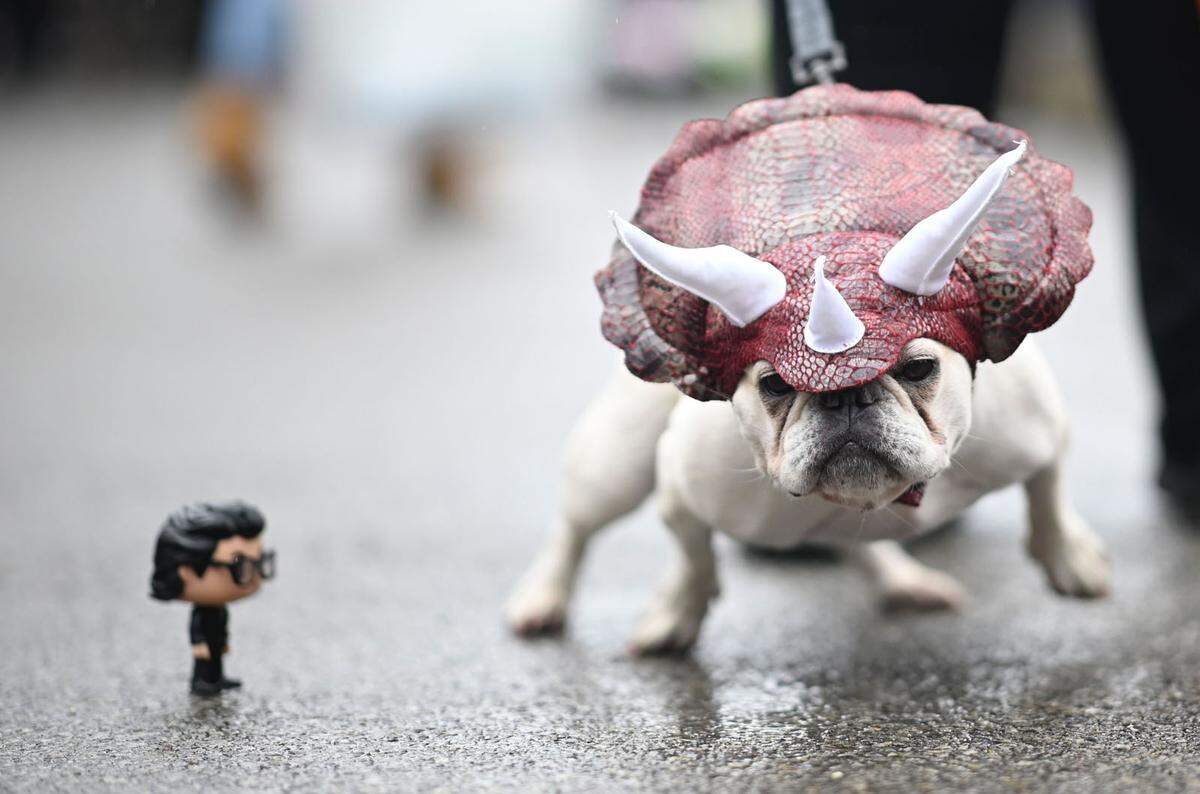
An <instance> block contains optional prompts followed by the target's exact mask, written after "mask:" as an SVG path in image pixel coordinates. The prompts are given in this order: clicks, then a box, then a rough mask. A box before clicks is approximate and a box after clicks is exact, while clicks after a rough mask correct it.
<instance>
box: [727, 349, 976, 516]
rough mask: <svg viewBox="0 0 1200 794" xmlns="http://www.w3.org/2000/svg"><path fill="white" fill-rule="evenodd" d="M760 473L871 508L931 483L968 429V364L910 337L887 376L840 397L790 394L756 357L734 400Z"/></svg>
mask: <svg viewBox="0 0 1200 794" xmlns="http://www.w3.org/2000/svg"><path fill="white" fill-rule="evenodd" d="M733 409H734V413H735V414H736V415H737V418H738V423H739V425H740V426H741V431H742V435H743V436H745V437H746V439H747V440H748V441H749V442H750V446H751V447H752V448H753V450H754V456H755V459H756V461H757V463H758V467H759V468H760V469H761V470H762V471H763V472H764V473H765V474H766V475H767V476H768V477H769V478H770V479H771V481H772V482H773V483H774V484H775V485H776V487H778V488H780V489H781V490H783V491H786V492H787V493H789V494H791V495H793V496H796V497H803V496H808V495H809V494H819V495H820V496H822V497H824V498H825V499H828V500H829V501H831V502H836V503H837V504H841V505H845V506H848V507H855V508H859V509H862V510H872V509H875V508H878V507H882V506H884V505H887V504H889V503H890V502H892V501H894V500H895V499H896V498H897V497H898V496H900V495H901V494H903V493H904V492H905V491H906V490H908V488H910V487H911V486H913V485H915V484H917V483H922V482H925V481H927V480H930V479H932V478H933V477H935V476H936V475H937V474H939V473H940V472H941V471H942V470H944V469H945V468H947V467H948V466H949V465H950V458H951V456H952V455H953V454H954V452H955V450H957V449H958V446H959V444H961V443H962V441H963V439H964V438H965V437H966V434H967V431H968V429H969V428H970V426H971V368H970V365H968V363H967V360H966V359H965V358H963V357H962V356H961V355H960V354H958V353H956V352H954V351H953V350H951V349H950V348H948V347H946V346H945V345H943V344H941V343H939V342H934V341H933V340H930V339H917V340H914V341H912V342H910V343H909V344H908V345H906V346H905V348H904V352H903V353H902V354H901V356H900V360H899V361H898V362H897V363H896V366H894V367H893V368H892V369H891V370H890V371H888V373H887V374H885V375H883V376H882V377H880V378H878V379H876V380H874V381H871V382H870V383H868V384H866V385H864V386H861V387H859V388H857V389H851V390H848V391H845V392H834V393H827V394H809V393H805V392H797V391H796V390H794V389H792V388H791V387H790V386H788V385H787V384H786V383H784V381H783V379H782V378H781V377H779V376H778V375H776V374H775V372H774V370H772V368H771V366H770V364H768V363H766V362H765V361H760V362H758V363H756V364H753V365H752V366H750V367H748V368H747V369H746V373H745V374H744V375H743V376H742V380H741V382H740V383H739V384H738V388H737V391H736V392H734V395H733Z"/></svg>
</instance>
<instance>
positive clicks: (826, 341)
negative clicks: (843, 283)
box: [804, 256, 867, 353]
mask: <svg viewBox="0 0 1200 794" xmlns="http://www.w3.org/2000/svg"><path fill="white" fill-rule="evenodd" d="M813 273H814V275H815V277H816V280H815V281H814V282H813V292H812V301H811V303H810V304H809V307H808V322H807V323H805V325H804V344H806V345H808V346H809V347H811V348H812V349H813V350H815V351H817V352H818V353H841V352H842V351H844V350H849V349H850V348H852V347H854V346H855V345H857V344H858V342H859V340H861V339H862V338H863V334H864V333H866V330H867V329H866V326H864V325H863V322H862V320H860V319H858V317H856V316H855V314H854V310H853V309H851V308H850V304H848V303H846V299H845V298H843V297H842V293H840V292H838V291H837V287H835V286H833V285H832V284H830V283H829V280H828V279H826V278H825V257H824V256H819V257H817V261H816V262H815V263H814V264H813Z"/></svg>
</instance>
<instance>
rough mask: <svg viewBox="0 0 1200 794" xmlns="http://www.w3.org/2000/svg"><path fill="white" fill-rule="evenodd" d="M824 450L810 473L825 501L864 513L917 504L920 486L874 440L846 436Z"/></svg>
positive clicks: (890, 453)
mask: <svg viewBox="0 0 1200 794" xmlns="http://www.w3.org/2000/svg"><path fill="white" fill-rule="evenodd" d="M826 450H827V451H826V453H825V454H824V455H823V460H822V461H821V462H820V463H819V464H818V465H816V466H814V467H813V470H814V471H815V472H816V488H815V490H816V492H817V493H819V494H820V495H821V497H822V498H824V499H826V500H827V501H830V502H834V503H835V504H842V505H845V506H848V507H856V508H863V509H871V508H873V507H875V506H879V505H883V504H887V503H888V502H892V501H901V502H902V503H904V504H912V505H916V504H918V503H919V502H920V498H921V490H922V488H923V486H922V485H920V484H913V483H912V481H911V480H909V479H908V477H907V476H906V474H905V470H906V468H907V467H906V466H905V465H904V463H903V461H901V460H898V459H897V454H896V452H895V451H894V450H890V449H887V448H886V447H885V446H884V445H881V444H879V442H878V440H877V439H875V438H873V437H863V434H852V433H845V434H841V435H839V436H837V437H834V438H831V439H829V442H828V445H827V447H826ZM906 481H907V482H906ZM793 495H794V496H795V495H797V494H793Z"/></svg>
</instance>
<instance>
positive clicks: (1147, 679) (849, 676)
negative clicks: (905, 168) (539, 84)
mask: <svg viewBox="0 0 1200 794" xmlns="http://www.w3.org/2000/svg"><path fill="white" fill-rule="evenodd" d="M725 106H726V103H725V102H724V101H717V100H712V101H709V102H708V103H707V104H703V105H701V104H694V105H686V106H685V105H675V106H672V105H669V104H667V105H663V104H660V105H658V106H656V107H654V108H653V109H651V108H649V107H615V106H613V107H603V106H595V105H584V106H581V107H580V108H576V109H572V110H571V112H568V113H564V114H562V116H561V117H558V118H547V119H543V120H542V121H543V123H542V124H540V125H539V126H536V127H534V126H529V127H503V126H501V127H500V128H499V129H498V130H497V131H496V132H495V133H494V136H492V137H489V142H488V144H487V147H486V149H485V150H484V153H485V154H486V158H485V159H486V160H487V161H488V162H490V163H492V165H491V166H490V167H489V168H487V169H486V170H485V171H484V172H483V173H482V174H481V192H480V195H479V199H478V207H479V209H477V210H476V211H473V212H472V213H470V214H469V216H468V218H466V219H461V220H458V221H453V220H447V219H423V220H422V219H414V216H412V215H411V214H409V213H405V212H401V211H399V210H397V211H396V212H395V213H389V212H388V211H386V206H385V207H384V208H383V209H382V210H381V209H380V207H379V206H375V207H370V208H368V207H363V206H360V205H357V204H356V203H355V200H356V199H355V196H361V195H364V193H363V192H362V191H364V190H365V188H363V186H362V185H361V184H357V183H350V182H343V183H338V182H336V181H330V180H328V179H323V178H321V176H320V174H314V170H315V169H316V166H315V165H314V162H315V161H314V160H313V158H314V157H316V156H317V155H318V154H319V152H318V151H317V150H312V149H306V148H305V147H306V146H309V145H310V144H309V143H305V141H304V140H302V136H298V137H295V138H292V139H289V138H287V136H286V135H284V136H283V142H282V144H281V153H280V155H279V157H280V158H281V165H280V173H281V185H282V186H283V187H281V190H285V194H286V195H284V196H281V197H279V199H278V202H277V204H276V210H275V211H274V212H273V213H272V215H271V217H270V218H269V219H268V222H267V223H266V225H265V227H264V228H261V229H254V228H235V227H231V226H230V225H229V224H228V222H227V221H228V219H227V218H225V217H223V216H222V215H221V214H220V213H219V212H215V211H214V209H213V207H212V206H211V204H210V201H209V199H210V198H211V197H210V196H209V195H207V193H206V192H205V191H204V190H203V189H202V186H203V180H202V179H201V175H200V174H199V173H197V171H196V168H195V166H194V164H193V163H192V162H191V161H190V159H189V153H188V152H187V150H186V148H185V147H184V144H183V138H182V135H181V129H182V126H183V125H182V123H181V120H180V116H179V106H178V98H177V97H175V96H172V95H167V94H162V93H159V92H150V93H148V94H147V95H144V96H140V97H133V96H123V97H121V98H118V99H114V98H112V97H108V98H98V97H84V96H60V97H58V98H57V99H54V98H40V99H38V98H34V99H26V100H23V101H22V102H20V103H19V104H17V105H9V106H6V107H5V108H4V110H3V123H0V174H2V175H3V177H2V178H0V207H2V208H3V209H2V211H0V284H2V287H0V306H2V311H0V373H3V375H2V378H3V392H2V396H0V411H2V415H0V438H2V439H3V443H2V444H0V527H2V531H0V645H2V648H3V652H2V653H0V789H3V790H27V791H45V790H79V789H112V790H129V789H155V790H179V789H200V788H205V789H218V790H235V789H236V790H247V789H251V790H266V789H339V788H340V789H372V788H380V789H400V790H429V789H444V790H471V789H477V788H480V787H484V786H487V785H494V786H498V787H505V788H530V789H533V790H605V791H610V790H614V789H626V790H629V789H655V790H667V789H676V790H689V791H692V790H706V789H725V790H774V789H779V788H796V789H806V788H813V789H815V788H825V787H839V788H842V789H846V790H867V789H870V790H896V791H910V790H921V789H925V790H959V789H971V790H980V791H994V790H1011V789H1031V788H1042V787H1046V788H1053V789H1057V790H1065V791H1080V792H1085V791H1086V792H1091V791H1096V790H1104V789H1108V790H1112V789H1117V788H1124V789H1139V790H1146V789H1167V790H1180V789H1185V788H1189V787H1195V786H1200V772H1198V771H1197V769H1198V767H1197V762H1198V761H1200V752H1198V751H1197V740H1198V739H1200V735H1198V733H1200V730H1198V728H1197V725H1198V724H1200V722H1198V720H1200V695H1198V692H1200V673H1198V672H1197V671H1198V670H1200V664H1198V662H1200V620H1198V619H1197V617H1196V609H1195V604H1196V603H1197V601H1198V599H1200V582H1198V581H1197V577H1196V571H1197V566H1198V564H1200V535H1197V534H1195V533H1193V532H1191V531H1190V530H1187V529H1185V528H1183V527H1180V526H1178V525H1177V524H1176V523H1174V522H1173V521H1172V520H1171V519H1170V518H1169V516H1167V515H1166V514H1165V512H1164V511H1163V509H1162V507H1161V505H1159V504H1158V502H1157V499H1156V496H1155V494H1154V492H1153V489H1152V488H1151V487H1150V485H1149V480H1150V474H1151V468H1152V462H1153V449H1152V445H1151V434H1150V428H1151V426H1152V413H1151V408H1152V398H1151V394H1150V392H1149V390H1148V388H1147V386H1146V383H1147V380H1146V379H1147V372H1146V365H1145V360H1144V355H1143V351H1142V349H1141V344H1142V342H1141V337H1140V334H1139V331H1138V330H1137V324H1136V318H1135V316H1134V315H1133V310H1132V301H1131V293H1130V284H1131V278H1130V275H1131V274H1130V270H1129V264H1128V260H1127V249H1128V235H1127V230H1126V228H1125V225H1124V222H1123V212H1124V205H1123V203H1122V199H1121V196H1122V195H1123V194H1122V184H1123V183H1122V181H1121V176H1120V168H1119V164H1118V162H1117V160H1116V159H1115V153H1114V149H1113V141H1112V140H1111V136H1110V134H1109V133H1108V132H1107V131H1105V130H1104V129H1092V128H1087V127H1079V128H1075V127H1063V126H1060V125H1057V124H1054V123H1051V122H1048V121H1046V120H1043V119H1039V118H1036V117H1029V116H1028V115H1022V114H1020V113H1019V112H1018V113H1014V114H1012V115H1010V116H1008V117H1007V119H1008V120H1012V121H1013V122H1014V123H1016V124H1018V125H1024V126H1026V127H1027V128H1029V129H1030V131H1031V132H1032V134H1033V137H1034V139H1035V140H1036V141H1037V142H1038V144H1039V146H1040V148H1041V149H1042V150H1043V151H1045V152H1047V153H1048V154H1050V155H1051V156H1054V157H1057V158H1058V159H1062V160H1066V161H1068V162H1071V163H1072V164H1074V165H1075V166H1076V167H1077V169H1078V171H1079V183H1080V184H1079V190H1080V193H1081V194H1082V195H1083V196H1084V198H1085V199H1086V200H1087V201H1088V202H1089V203H1091V204H1092V206H1093V207H1094V208H1095V210H1096V216H1097V229H1096V233H1095V235H1094V237H1093V241H1094V244H1095V246H1096V248H1097V251H1098V254H1099V257H1098V265H1097V271H1096V274H1095V276H1094V277H1093V278H1092V279H1090V280H1089V281H1088V282H1086V284H1085V285H1084V287H1083V288H1082V289H1081V291H1080V293H1079V297H1078V302H1077V305H1076V306H1075V307H1073V308H1072V310H1071V312H1069V314H1068V317H1067V319H1066V321H1064V323H1062V324H1061V325H1060V326H1058V327H1056V328H1055V329H1053V330H1052V331H1051V332H1049V333H1048V334H1046V335H1045V345H1044V347H1045V348H1046V350H1047V351H1048V354H1049V355H1050V357H1051V358H1052V360H1053V361H1054V362H1055V364H1056V366H1057V367H1058V369H1059V370H1060V372H1061V374H1062V381H1063V386H1064V389H1065V391H1066V393H1067V395H1068V400H1069V402H1070V404H1071V406H1072V412H1073V415H1074V419H1075V428H1076V432H1075V453H1074V455H1073V457H1072V459H1071V474H1072V480H1073V484H1074V489H1075V491H1076V492H1077V494H1078V502H1079V506H1080V508H1081V510H1082V512H1083V513H1084V514H1085V515H1086V516H1088V517H1089V518H1090V520H1091V521H1092V523H1093V524H1094V525H1095V527H1096V528H1097V529H1098V531H1099V532H1100V533H1101V534H1102V535H1103V536H1104V537H1105V538H1106V539H1107V540H1108V542H1109V543H1110V544H1111V548H1112V552H1113V556H1114V559H1115V564H1116V577H1115V591H1114V595H1113V597H1112V598H1110V599H1108V600H1107V601H1103V602H1096V603H1082V602H1075V601H1066V600H1062V599H1059V598H1057V597H1056V596H1054V595H1053V594H1052V593H1051V592H1050V591H1049V590H1048V588H1047V587H1046V586H1045V585H1044V583H1043V581H1042V579H1041V576H1040V574H1039V572H1038V571H1037V570H1036V569H1035V568H1034V567H1033V565H1032V564H1031V563H1030V562H1029V561H1028V560H1026V559H1025V558H1024V557H1023V554H1022V551H1021V544H1020V541H1021V535H1022V531H1023V519H1022V508H1021V504H1020V501H1019V499H1018V498H1017V495H1016V494H1001V495H998V496H996V497H993V498H990V499H988V500H986V501H984V502H983V503H981V504H979V505H978V506H977V507H976V508H975V509H973V510H972V511H971V513H970V515H969V516H968V518H967V519H966V520H965V521H963V522H962V524H961V525H960V526H959V527H957V528H956V529H954V530H951V531H949V532H946V533H944V534H942V535H940V536H938V537H935V538H932V539H930V540H929V541H927V542H925V543H924V544H922V545H921V546H920V547H919V549H918V554H919V556H921V557H922V558H923V559H925V560H926V561H929V562H931V563H934V564H936V565H938V566H941V567H942V568H944V569H945V570H948V571H951V572H953V573H955V574H957V575H958V576H960V577H961V579H962V580H963V581H964V582H965V583H966V585H967V586H968V588H969V590H970V591H971V595H972V600H971V602H970V604H969V606H968V607H967V608H966V609H965V610H964V612H963V613H962V614H960V615H939V616H900V617H888V616H884V615H881V614H879V613H878V612H877V611H876V609H875V606H874V604H873V603H872V598H871V595H870V593H869V592H867V591H866V590H865V589H864V587H863V586H862V584H861V582H860V580H859V579H858V577H857V575H856V574H855V573H854V572H853V571H852V570H849V569H848V568H846V567H844V566H841V565H838V564H835V563H831V562H816V561H805V560H794V559H786V558H760V557H754V556H751V555H748V554H747V553H745V552H743V551H741V550H740V549H738V548H737V547H735V546H733V545H730V544H725V545H723V546H722V548H721V556H722V566H723V574H724V580H725V581H724V585H725V594H724V596H723V597H722V599H721V600H720V601H719V602H718V604H717V606H716V608H715V610H714V612H713V614H712V617H711V619H710V621H709V623H708V625H707V626H706V629H705V632H704V634H703V636H702V638H701V643H700V646H699V648H698V650H697V652H696V653H695V655H694V657H693V658H692V659H690V660H687V661H635V660H632V659H630V658H628V657H627V656H626V655H625V654H624V652H623V647H624V640H625V636H626V634H627V633H628V632H629V631H630V630H631V629H632V626H633V624H634V621H635V619H636V617H637V615H638V613H639V611H640V609H641V608H642V606H643V604H644V603H645V600H646V598H647V597H648V596H649V594H650V593H651V591H652V590H653V588H654V587H655V585H656V583H657V581H658V576H659V574H660V572H661V569H662V568H663V567H664V566H665V565H666V564H667V562H668V561H669V558H670V554H671V549H670V547H669V545H668V543H667V541H666V539H665V537H664V533H663V532H662V531H661V530H660V529H659V528H658V527H657V526H656V522H655V520H654V519H653V517H651V516H650V515H648V514H647V513H644V512H643V513H641V514H639V515H637V516H635V517H633V518H631V519H630V520H628V521H626V522H624V523H623V524H622V525H621V526H619V527H616V528H614V529H613V530H612V531H611V532H610V533H609V534H607V535H605V536H604V537H602V538H601V539H600V541H599V542H598V543H597V545H596V550H595V553H594V555H593V556H592V558H591V559H590V561H589V562H590V564H589V566H588V567H587V570H586V573H585V576H584V581H583V583H582V588H581V594H580V598H579V601H578V609H577V611H576V612H575V613H574V614H573V616H572V617H573V621H572V625H571V627H570V630H569V633H568V635H567V636H566V638H564V639H562V640H558V641H538V642H531V643H526V642H520V641H518V640H515V639H513V638H512V637H510V636H508V634H507V633H506V632H505V630H504V629H503V627H502V626H501V623H500V620H499V607H500V604H501V601H502V599H503V597H504V595H505V593H506V591H507V589H508V587H509V586H510V585H511V583H512V582H513V580H514V579H515V578H516V576H517V575H518V574H519V572H520V570H521V569H522V567H523V565H524V564H525V563H526V561H527V560H528V558H529V557H530V555H531V554H532V552H533V550H534V548H535V547H536V544H537V542H538V540H539V539H540V537H541V534H542V528H543V526H544V524H545V520H546V518H547V517H548V515H549V513H550V510H551V508H552V505H553V499H554V492H555V482H556V461H557V455H558V447H559V444H560V441H561V439H562V437H563V435H564V434H565V432H566V430H567V429H568V427H569V426H570V423H571V420H572V418H573V417H574V416H575V415H576V414H577V412H578V411H579V410H580V408H581V407H582V405H583V404H584V402H585V401H586V400H587V398H588V396H589V395H590V394H591V393H592V392H593V391H594V390H595V388H596V387H597V386H598V384H599V383H600V382H601V381H602V380H603V378H604V377H605V376H606V374H607V371H608V369H609V367H610V366H612V354H611V352H610V351H609V350H608V349H607V348H606V347H605V346H604V344H603V342H602V341H601V340H600V338H599V335H598V334H597V333H596V328H595V326H596V317H597V312H596V307H597V305H596V301H595V298H594V297H593V295H592V292H591V285H590V280H589V275H590V272H591V271H592V270H593V269H594V268H595V267H596V266H597V265H598V264H600V262H601V260H602V259H603V257H604V256H605V252H606V250H607V246H608V244H609V242H610V241H609V237H610V232H609V230H608V229H607V225H606V222H605V218H604V211H605V210H607V209H608V208H610V207H615V208H626V209H628V208H630V207H632V205H633V203H634V200H635V196H636V190H637V187H638V185H639V184H640V180H641V178H642V176H643V175H644V173H645V170H646V168H647V167H648V165H649V164H650V162H651V161H652V159H653V158H654V157H655V156H656V155H657V154H658V153H659V152H660V151H661V150H662V148H663V147H664V146H665V145H666V142H667V141H668V140H669V138H670V136H671V135H672V134H673V132H674V129H675V128H676V127H677V126H678V124H679V122H680V121H681V120H683V119H685V118H690V117H692V116H696V115H712V114H717V113H721V112H723V111H724V110H725V109H726V107H725ZM310 143H311V142H310ZM341 156H343V157H346V156H347V155H346V154H345V153H344V152H343V153H342V155H341ZM363 156H364V157H367V155H363ZM288 158H291V159H290V160H289V159H288ZM380 158H381V159H380V160H378V161H377V162H392V160H389V159H387V157H386V156H385V154H384V153H380ZM363 162H368V160H364V161H363ZM360 165H361V163H360ZM289 168H290V169H291V171H288V169H289ZM305 169H308V171H305ZM366 170H367V171H369V170H370V169H366ZM305 173H307V174H308V177H307V178H306V177H305V176H304V175H305ZM328 173H334V171H328ZM285 174H290V176H287V177H286V178H285V176H284V175H285ZM289 179H290V180H291V181H290V182H289V181H288V180H289ZM306 180H307V181H306ZM355 190H359V191H360V192H359V193H355V192H354V191H355ZM367 192H369V191H367ZM235 495H240V496H244V497H246V498H249V499H252V500H254V501H256V502H257V503H259V504H260V505H261V506H262V507H263V508H264V509H265V510H266V512H267V514H268V516H269V519H270V530H269V539H270V543H271V544H272V545H274V546H275V547H276V548H277V549H278V550H279V555H280V563H281V564H280V568H281V572H280V577H279V579H278V580H277V582H275V583H274V584H272V585H271V586H270V588H269V589H267V590H266V591H264V593H263V594H262V595H261V596H259V597H257V598H256V599H254V600H252V601H250V602H248V603H246V604H243V605H238V606H237V607H236V608H235V610H234V615H233V626H232V629H233V646H234V653H233V655H232V656H231V657H230V658H229V666H230V668H231V671H232V672H233V673H234V674H236V675H239V676H241V677H243V678H244V679H245V681H246V688H245V689H244V690H243V691H241V692H238V693H234V694H230V695H228V696H226V697H224V698H223V699H222V700H220V701H219V702H202V701H196V700H193V699H191V698H190V697H189V696H188V695H187V694H186V676H187V670H188V660H187V649H186V642H185V635H184V627H185V623H186V609H185V608H184V607H183V606H181V605H175V604H173V605H163V604H160V603H156V602H153V601H151V600H150V599H149V598H147V597H146V579H147V576H148V574H149V561H150V554H151V544H152V539H153V535H154V531H155V529H156V527H157V525H158V523H159V522H160V521H161V519H162V517H163V516H164V515H165V513H166V512H167V511H169V510H170V509H172V508H173V507H175V506H176V505H178V504H180V503H181V502H184V501H187V500H190V499H198V498H213V497H225V496H235Z"/></svg>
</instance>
